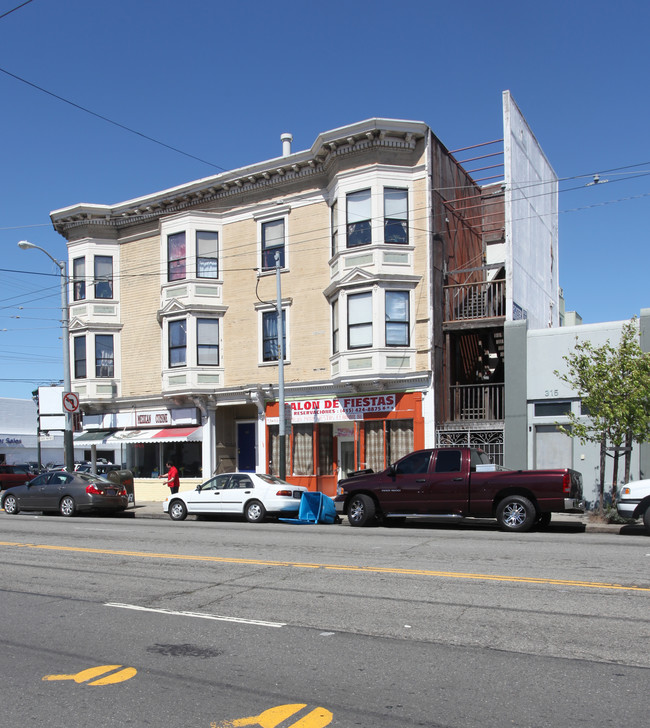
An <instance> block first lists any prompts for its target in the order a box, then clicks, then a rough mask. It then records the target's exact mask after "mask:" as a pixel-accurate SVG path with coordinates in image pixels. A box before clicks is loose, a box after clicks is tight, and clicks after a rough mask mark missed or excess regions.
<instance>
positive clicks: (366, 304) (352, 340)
mask: <svg viewBox="0 0 650 728" xmlns="http://www.w3.org/2000/svg"><path fill="white" fill-rule="evenodd" d="M371 346H372V292H368V293H354V294H353V295H351V296H348V349H364V348H368V347H371Z"/></svg>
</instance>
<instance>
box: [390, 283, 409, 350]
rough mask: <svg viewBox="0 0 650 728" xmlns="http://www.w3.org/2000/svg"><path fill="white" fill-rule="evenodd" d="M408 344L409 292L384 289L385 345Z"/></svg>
mask: <svg viewBox="0 0 650 728" xmlns="http://www.w3.org/2000/svg"><path fill="white" fill-rule="evenodd" d="M408 345H409V293H408V291H386V346H408Z"/></svg>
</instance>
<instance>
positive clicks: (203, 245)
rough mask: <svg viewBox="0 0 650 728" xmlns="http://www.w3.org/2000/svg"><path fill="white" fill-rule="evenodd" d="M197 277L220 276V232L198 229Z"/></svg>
mask: <svg viewBox="0 0 650 728" xmlns="http://www.w3.org/2000/svg"><path fill="white" fill-rule="evenodd" d="M196 277H197V278H218V277H219V233H216V232H209V231H206V230H197V232H196Z"/></svg>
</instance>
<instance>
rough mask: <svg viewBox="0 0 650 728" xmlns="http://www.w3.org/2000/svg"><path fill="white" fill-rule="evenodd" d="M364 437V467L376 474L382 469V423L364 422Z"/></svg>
mask: <svg viewBox="0 0 650 728" xmlns="http://www.w3.org/2000/svg"><path fill="white" fill-rule="evenodd" d="M364 427H365V435H366V457H365V463H366V464H365V467H366V468H371V469H372V470H374V471H375V472H376V473H378V472H380V471H381V470H383V469H384V467H385V465H384V423H383V422H366V423H365V424H364Z"/></svg>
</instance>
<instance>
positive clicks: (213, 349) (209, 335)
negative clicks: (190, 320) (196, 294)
mask: <svg viewBox="0 0 650 728" xmlns="http://www.w3.org/2000/svg"><path fill="white" fill-rule="evenodd" d="M196 363H197V365H198V366H200V367H205V366H208V367H216V366H219V320H218V319H209V318H200V319H197V320H196Z"/></svg>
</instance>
